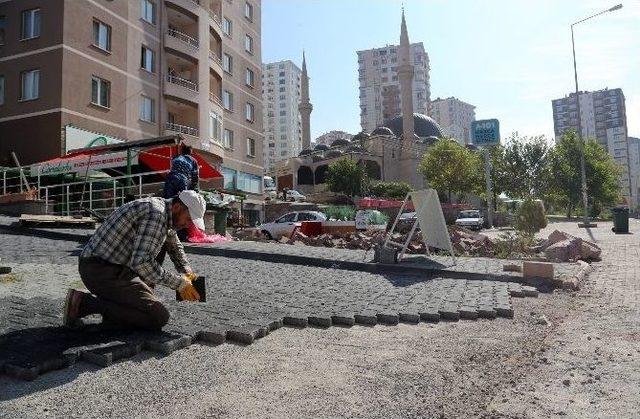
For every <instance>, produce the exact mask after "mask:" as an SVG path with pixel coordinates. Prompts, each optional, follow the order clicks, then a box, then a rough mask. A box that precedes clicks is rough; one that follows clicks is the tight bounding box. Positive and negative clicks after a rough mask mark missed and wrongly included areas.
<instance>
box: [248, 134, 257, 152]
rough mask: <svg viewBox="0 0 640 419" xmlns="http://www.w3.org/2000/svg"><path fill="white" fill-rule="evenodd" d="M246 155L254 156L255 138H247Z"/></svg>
mask: <svg viewBox="0 0 640 419" xmlns="http://www.w3.org/2000/svg"><path fill="white" fill-rule="evenodd" d="M247 156H249V157H255V156H256V140H254V139H253V138H247Z"/></svg>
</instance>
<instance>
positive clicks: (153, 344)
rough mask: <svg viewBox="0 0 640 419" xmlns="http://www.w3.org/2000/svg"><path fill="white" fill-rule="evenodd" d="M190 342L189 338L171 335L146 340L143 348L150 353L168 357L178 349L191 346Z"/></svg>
mask: <svg viewBox="0 0 640 419" xmlns="http://www.w3.org/2000/svg"><path fill="white" fill-rule="evenodd" d="M191 342H192V338H191V336H186V335H177V334H171V335H169V336H163V337H160V338H151V339H149V340H146V341H145V342H144V348H145V349H147V350H149V351H152V352H158V353H161V354H163V355H169V354H170V353H172V352H174V351H177V350H178V349H183V348H186V347H187V346H189V345H191Z"/></svg>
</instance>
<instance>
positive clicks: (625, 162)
mask: <svg viewBox="0 0 640 419" xmlns="http://www.w3.org/2000/svg"><path fill="white" fill-rule="evenodd" d="M552 106H553V125H554V130H555V134H556V141H558V140H559V138H560V137H561V136H562V135H563V134H564V133H565V132H566V131H568V130H571V129H573V130H576V131H577V130H578V103H577V101H576V94H575V93H571V94H569V95H568V96H565V97H564V98H561V99H555V100H552ZM580 120H581V123H580V126H581V128H582V131H581V132H582V136H583V137H584V138H595V139H596V141H597V142H598V144H600V145H602V146H603V147H604V148H605V149H606V150H607V151H608V152H609V154H610V155H611V156H612V157H613V158H614V160H615V161H616V163H618V164H619V165H620V166H621V167H622V174H621V175H620V183H621V187H622V195H623V196H625V197H630V196H631V183H630V178H629V171H630V164H629V140H628V138H627V113H626V107H625V98H624V94H623V93H622V89H604V90H598V91H595V92H580Z"/></svg>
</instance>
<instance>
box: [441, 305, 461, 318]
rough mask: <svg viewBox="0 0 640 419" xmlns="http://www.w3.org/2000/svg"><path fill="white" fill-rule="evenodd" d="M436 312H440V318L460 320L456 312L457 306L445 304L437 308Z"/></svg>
mask: <svg viewBox="0 0 640 419" xmlns="http://www.w3.org/2000/svg"><path fill="white" fill-rule="evenodd" d="M438 313H440V318H441V319H444V320H454V321H457V320H460V313H459V312H458V307H455V306H450V305H446V306H443V307H441V308H439V309H438Z"/></svg>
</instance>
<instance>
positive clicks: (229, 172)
mask: <svg viewBox="0 0 640 419" xmlns="http://www.w3.org/2000/svg"><path fill="white" fill-rule="evenodd" d="M221 172H222V176H223V178H224V188H225V189H236V173H237V172H236V171H235V170H233V169H228V168H226V167H223V168H222V169H221Z"/></svg>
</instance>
